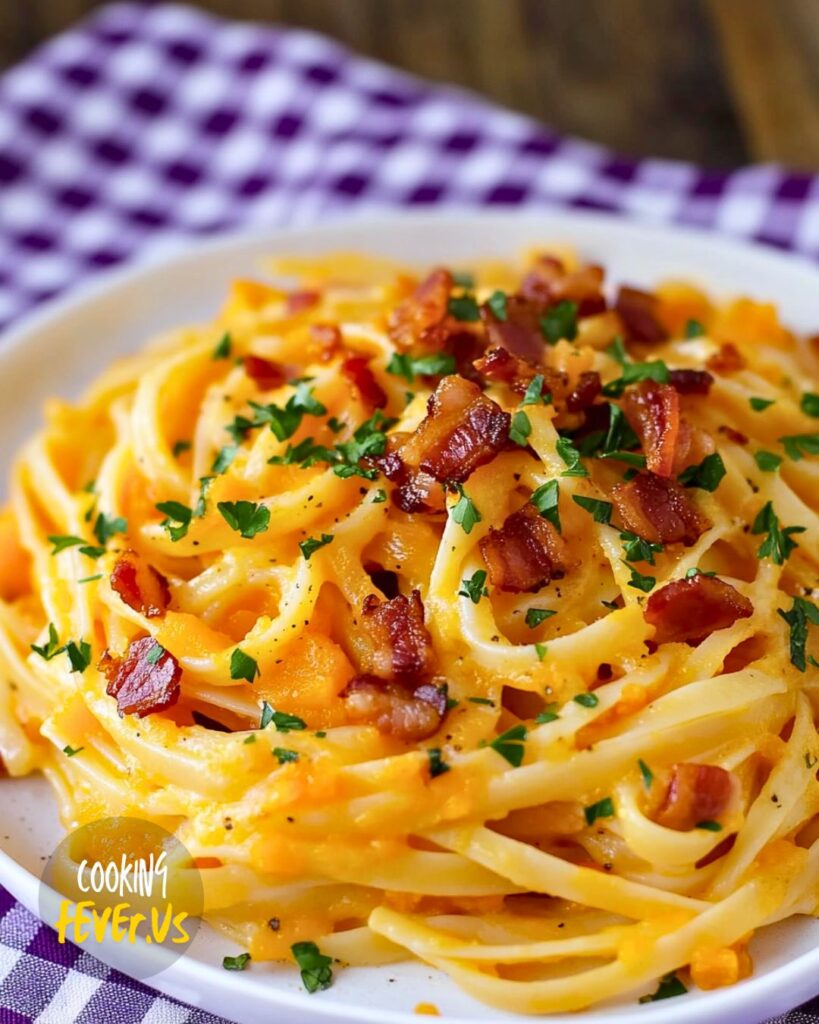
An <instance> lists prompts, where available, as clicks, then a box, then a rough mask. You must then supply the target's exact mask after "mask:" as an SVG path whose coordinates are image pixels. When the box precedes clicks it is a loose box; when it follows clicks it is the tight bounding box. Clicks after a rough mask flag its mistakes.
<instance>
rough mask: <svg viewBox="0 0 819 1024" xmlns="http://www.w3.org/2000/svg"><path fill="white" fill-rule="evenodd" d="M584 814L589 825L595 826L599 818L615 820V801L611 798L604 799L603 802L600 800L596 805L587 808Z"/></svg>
mask: <svg viewBox="0 0 819 1024" xmlns="http://www.w3.org/2000/svg"><path fill="white" fill-rule="evenodd" d="M583 813H584V814H585V816H586V824H587V825H593V824H594V823H595V822H596V821H597V820H598V819H599V818H613V817H614V801H613V800H612V798H611V797H610V796H607V797H604V798H603V799H602V800H598V801H597V803H596V804H591V805H590V806H589V807H585V808H584V809H583Z"/></svg>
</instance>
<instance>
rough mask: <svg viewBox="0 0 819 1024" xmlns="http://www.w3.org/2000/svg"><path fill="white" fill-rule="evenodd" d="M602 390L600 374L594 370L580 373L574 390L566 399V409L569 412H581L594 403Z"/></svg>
mask: <svg viewBox="0 0 819 1024" xmlns="http://www.w3.org/2000/svg"><path fill="white" fill-rule="evenodd" d="M602 388H603V384H602V382H601V380H600V374H599V373H598V372H597V371H596V370H587V371H586V372H585V373H581V374H580V376H579V378H578V380H577V384H575V387H574V390H573V391H572V392H571V393H570V394H569V396H568V397H567V398H566V408H567V409H568V410H569V412H582V410H583V409H587V408H588V407H589V406H590V405H592V404H593V403H594V400H595V398H597V396H598V395H599V394H600V392H601V390H602Z"/></svg>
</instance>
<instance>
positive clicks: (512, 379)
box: [473, 347, 585, 397]
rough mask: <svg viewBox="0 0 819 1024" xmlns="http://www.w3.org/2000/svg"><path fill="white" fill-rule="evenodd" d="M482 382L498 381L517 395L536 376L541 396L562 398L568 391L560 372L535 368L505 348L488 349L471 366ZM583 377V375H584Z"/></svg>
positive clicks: (565, 378) (564, 378)
mask: <svg viewBox="0 0 819 1024" xmlns="http://www.w3.org/2000/svg"><path fill="white" fill-rule="evenodd" d="M473 365H474V367H475V369H476V370H477V372H478V374H479V375H480V377H481V378H483V380H489V381H500V382H502V383H504V384H508V385H509V387H510V388H511V389H512V390H513V391H514V392H516V393H517V394H519V395H523V394H525V392H526V389H527V388H528V386H529V384H530V383H531V382H532V379H533V378H534V377H536V376H537V375H538V374H539V375H540V376H541V377H543V388H542V394H551V395H552V396H553V397H562V396H563V395H565V394H566V392H567V391H568V377H567V375H566V374H565V373H563V372H561V371H560V370H555V369H552V368H551V367H549V366H535V365H534V364H533V363H527V362H526V360H525V359H520V358H518V356H513V355H512V353H511V352H509V351H507V350H506V349H505V348H502V347H500V348H490V349H489V351H488V352H487V353H486V355H484V356H483V357H482V358H480V359H476V360H475V363H474V364H473ZM584 376H585V375H584Z"/></svg>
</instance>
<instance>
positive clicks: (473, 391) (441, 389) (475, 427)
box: [399, 375, 511, 483]
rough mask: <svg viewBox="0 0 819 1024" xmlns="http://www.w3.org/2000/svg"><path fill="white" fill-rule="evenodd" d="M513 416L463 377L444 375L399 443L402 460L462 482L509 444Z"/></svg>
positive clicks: (423, 469) (437, 475) (435, 474)
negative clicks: (419, 418) (421, 414)
mask: <svg viewBox="0 0 819 1024" xmlns="http://www.w3.org/2000/svg"><path fill="white" fill-rule="evenodd" d="M510 422H511V418H510V416H509V413H508V412H504V411H503V410H502V409H501V407H500V406H499V405H497V404H496V403H495V402H493V401H492V400H491V399H490V398H487V397H486V396H485V395H484V394H482V392H481V390H480V388H479V387H478V385H477V384H473V383H472V382H471V381H468V380H464V379H463V377H458V376H455V375H453V376H450V377H444V379H443V380H442V381H441V383H440V384H439V385H438V387H437V388H436V389H435V391H434V393H433V394H432V395H430V398H429V401H428V402H427V415H426V417H425V419H424V420H423V421H422V422H421V423H420V424H419V425H418V428H417V430H416V431H415V433H414V434H413V435H412V436H411V437H410V438H409V440H408V441H407V442H406V443H405V444H404V445H402V446H401V449H400V451H399V454H400V457H401V460H402V461H403V462H404V463H405V464H406V465H408V466H409V467H411V468H412V469H420V470H422V471H423V472H424V473H428V474H429V475H430V476H432V477H434V478H435V479H436V480H439V481H442V482H443V481H445V480H454V481H458V482H460V483H463V481H464V480H466V479H467V477H468V476H469V474H470V473H472V472H473V470H475V469H477V468H478V466H483V465H484V464H485V463H487V462H490V461H491V460H492V459H494V457H495V456H496V455H497V454H498V452H499V451H501V450H502V449H503V448H504V447H505V446H506V442H507V439H508V436H509V425H510Z"/></svg>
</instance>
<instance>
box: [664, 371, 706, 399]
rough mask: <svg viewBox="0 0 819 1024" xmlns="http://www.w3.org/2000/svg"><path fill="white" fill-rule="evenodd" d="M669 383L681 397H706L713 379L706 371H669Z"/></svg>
mask: <svg viewBox="0 0 819 1024" xmlns="http://www.w3.org/2000/svg"><path fill="white" fill-rule="evenodd" d="M669 383H670V384H671V386H672V387H673V388H674V389H675V390H676V391H678V392H679V393H680V394H681V395H707V394H708V392H709V391H710V390H711V385H712V384H713V383H714V378H713V377H712V376H711V374H710V373H709V372H708V371H707V370H671V371H670V373H669Z"/></svg>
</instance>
